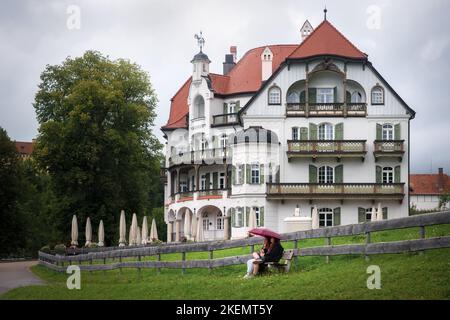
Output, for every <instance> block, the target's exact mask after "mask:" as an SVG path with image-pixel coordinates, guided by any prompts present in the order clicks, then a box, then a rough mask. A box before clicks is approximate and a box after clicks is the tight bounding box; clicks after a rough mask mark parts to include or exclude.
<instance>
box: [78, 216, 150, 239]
mask: <svg viewBox="0 0 450 320" xmlns="http://www.w3.org/2000/svg"><path fill="white" fill-rule="evenodd" d="M119 234H120V237H119V246H125V245H126V244H127V241H126V220H125V211H123V210H122V211H121V212H120V223H119ZM85 235H86V243H85V247H89V246H90V245H91V244H92V225H91V219H90V218H89V217H88V218H87V219H86V229H85ZM128 236H129V237H128V244H129V245H130V246H135V245H139V244H143V245H145V244H148V243H150V242H155V241H157V240H158V230H157V228H156V221H155V219H154V218H153V220H152V225H151V227H150V235H149V234H148V222H147V217H146V216H144V218H143V219H142V228H141V227H139V225H138V221H137V216H136V213H133V217H132V219H131V225H130V230H129V233H128ZM71 237H72V240H71V243H70V244H71V245H72V246H78V221H77V216H76V215H73V217H72V232H71ZM104 245H105V228H104V225H103V220H100V223H99V225H98V243H97V246H99V247H103V246H104Z"/></svg>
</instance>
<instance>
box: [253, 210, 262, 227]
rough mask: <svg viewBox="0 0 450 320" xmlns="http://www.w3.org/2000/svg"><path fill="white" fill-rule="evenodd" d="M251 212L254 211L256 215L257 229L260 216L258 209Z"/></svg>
mask: <svg viewBox="0 0 450 320" xmlns="http://www.w3.org/2000/svg"><path fill="white" fill-rule="evenodd" d="M253 210H255V215H256V226H257V227H259V226H261V216H260V214H259V207H253Z"/></svg>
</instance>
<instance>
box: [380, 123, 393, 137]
mask: <svg viewBox="0 0 450 320" xmlns="http://www.w3.org/2000/svg"><path fill="white" fill-rule="evenodd" d="M382 139H383V140H394V126H393V125H392V124H390V123H385V124H383V129H382Z"/></svg>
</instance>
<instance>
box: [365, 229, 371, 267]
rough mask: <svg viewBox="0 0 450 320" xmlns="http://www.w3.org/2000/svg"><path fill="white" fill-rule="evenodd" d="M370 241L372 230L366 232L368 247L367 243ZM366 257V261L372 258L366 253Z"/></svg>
mask: <svg viewBox="0 0 450 320" xmlns="http://www.w3.org/2000/svg"><path fill="white" fill-rule="evenodd" d="M369 243H370V232H366V247H367V245H368V244H369ZM364 259H365V260H366V261H369V260H370V258H369V256H368V255H367V254H366V255H364Z"/></svg>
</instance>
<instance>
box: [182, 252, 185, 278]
mask: <svg viewBox="0 0 450 320" xmlns="http://www.w3.org/2000/svg"><path fill="white" fill-rule="evenodd" d="M181 260H182V261H183V262H184V261H186V252H182V253H181ZM183 264H184V263H183ZM181 273H182V274H185V273H186V268H185V267H184V265H183V268H182V269H181Z"/></svg>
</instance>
